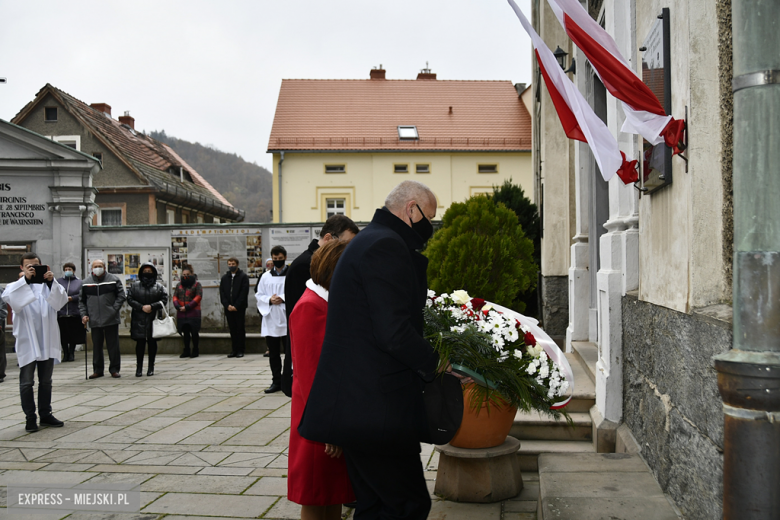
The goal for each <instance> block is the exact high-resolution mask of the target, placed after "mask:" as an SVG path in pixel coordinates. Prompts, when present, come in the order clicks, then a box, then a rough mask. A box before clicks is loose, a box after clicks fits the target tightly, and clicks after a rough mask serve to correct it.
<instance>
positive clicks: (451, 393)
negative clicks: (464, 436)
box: [421, 372, 463, 444]
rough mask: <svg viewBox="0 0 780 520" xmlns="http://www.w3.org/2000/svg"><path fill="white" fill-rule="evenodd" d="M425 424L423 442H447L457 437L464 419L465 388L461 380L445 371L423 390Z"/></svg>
mask: <svg viewBox="0 0 780 520" xmlns="http://www.w3.org/2000/svg"><path fill="white" fill-rule="evenodd" d="M423 401H424V403H425V416H426V417H425V424H424V425H423V428H422V430H423V431H422V439H421V441H422V442H425V443H428V444H447V443H448V442H450V441H451V440H452V438H453V437H455V434H456V433H457V432H458V429H459V428H460V423H461V422H462V421H463V389H462V388H461V386H460V380H459V379H458V378H457V377H455V376H453V375H452V374H448V373H446V372H443V373H441V374H437V375H436V378H435V379H434V380H433V381H431V382H430V383H426V385H425V389H424V390H423Z"/></svg>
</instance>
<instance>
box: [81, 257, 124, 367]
mask: <svg viewBox="0 0 780 520" xmlns="http://www.w3.org/2000/svg"><path fill="white" fill-rule="evenodd" d="M125 298H126V296H125V289H124V287H123V286H122V280H120V279H119V277H118V276H116V275H113V274H111V273H107V272H106V268H105V265H104V264H103V261H102V260H95V261H94V262H92V274H90V275H89V276H88V277H87V278H86V279H84V281H83V282H82V284H81V297H80V298H79V313H80V314H81V321H82V323H84V325H86V324H87V322H89V324H90V328H91V329H92V368H93V370H94V373H93V374H92V375H91V376H89V378H90V379H95V378H98V377H103V369H104V364H105V362H104V358H103V342H104V341H105V343H106V349H107V350H108V360H109V365H108V371H109V372H110V373H111V377H120V376H119V368H120V360H119V310H120V309H121V308H122V305H123V304H124V303H125Z"/></svg>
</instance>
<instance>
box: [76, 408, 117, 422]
mask: <svg viewBox="0 0 780 520" xmlns="http://www.w3.org/2000/svg"><path fill="white" fill-rule="evenodd" d="M120 414H122V412H120V411H112V410H95V411H92V412H89V413H85V414H84V415H79V416H78V417H74V418H73V419H70V420H71V421H87V422H102V421H107V420H108V419H111V418H112V417H116V416H117V415H120Z"/></svg>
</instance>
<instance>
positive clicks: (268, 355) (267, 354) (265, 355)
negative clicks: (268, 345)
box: [263, 352, 271, 357]
mask: <svg viewBox="0 0 780 520" xmlns="http://www.w3.org/2000/svg"><path fill="white" fill-rule="evenodd" d="M263 357H271V354H269V353H268V352H266V353H265V354H263Z"/></svg>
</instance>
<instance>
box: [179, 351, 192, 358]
mask: <svg viewBox="0 0 780 520" xmlns="http://www.w3.org/2000/svg"><path fill="white" fill-rule="evenodd" d="M186 357H192V355H191V354H190V350H189V349H186V350H185V351H184V352H182V353H181V356H179V359H183V358H186Z"/></svg>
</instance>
